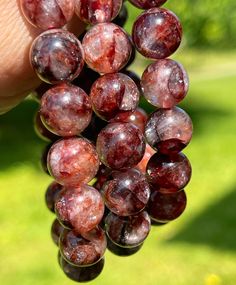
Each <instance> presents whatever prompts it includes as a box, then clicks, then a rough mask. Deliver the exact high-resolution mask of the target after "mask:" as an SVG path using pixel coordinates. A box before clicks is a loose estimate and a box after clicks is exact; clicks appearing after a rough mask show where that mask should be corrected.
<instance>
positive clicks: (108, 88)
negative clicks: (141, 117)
mask: <svg viewBox="0 0 236 285" xmlns="http://www.w3.org/2000/svg"><path fill="white" fill-rule="evenodd" d="M90 98H91V102H92V106H93V109H94V111H95V112H96V114H97V115H98V116H100V117H101V118H102V119H104V120H107V121H109V120H111V119H112V118H114V117H115V116H116V115H117V114H118V113H119V112H122V111H134V110H135V109H136V107H137V106H138V103H139V90H138V87H137V86H136V84H135V83H134V81H133V80H132V79H131V78H130V77H128V76H127V75H125V74H122V73H113V74H106V75H104V76H102V77H100V78H99V79H98V80H97V81H96V82H95V83H94V84H93V86H92V88H91V92H90Z"/></svg>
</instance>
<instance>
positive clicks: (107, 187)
mask: <svg viewBox="0 0 236 285" xmlns="http://www.w3.org/2000/svg"><path fill="white" fill-rule="evenodd" d="M111 176H112V177H111V178H110V179H109V180H108V181H107V182H106V183H105V184H104V185H103V187H102V195H103V198H104V201H105V204H106V206H107V208H108V209H109V210H110V211H112V212H113V213H115V214H117V215H119V216H130V215H135V214H138V213H139V212H140V211H142V210H143V209H144V208H145V207H146V205H147V202H148V199H149V196H150V188H149V185H148V183H147V181H146V178H145V176H144V175H143V174H142V173H141V172H140V171H139V170H137V169H135V168H133V169H129V170H127V171H125V172H118V171H113V172H112V173H111Z"/></svg>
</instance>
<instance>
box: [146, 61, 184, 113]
mask: <svg viewBox="0 0 236 285" xmlns="http://www.w3.org/2000/svg"><path fill="white" fill-rule="evenodd" d="M141 86H142V89H143V94H144V97H145V98H146V99H147V101H148V102H149V103H150V104H152V105H153V106H156V107H159V108H172V107H173V106H175V105H176V104H178V103H179V102H180V101H182V100H183V99H184V97H185V96H186V94H187V92H188V86H189V82H188V75H187V73H186V71H185V70H184V68H183V66H182V65H181V64H180V63H178V62H176V61H174V60H172V59H161V60H158V61H157V62H155V63H152V64H150V65H149V66H148V67H147V68H146V70H145V71H144V73H143V75H142V79H141Z"/></svg>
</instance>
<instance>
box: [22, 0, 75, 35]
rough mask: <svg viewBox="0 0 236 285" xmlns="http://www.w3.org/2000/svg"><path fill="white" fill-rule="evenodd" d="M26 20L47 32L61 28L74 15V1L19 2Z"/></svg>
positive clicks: (39, 0) (25, 0)
mask: <svg viewBox="0 0 236 285" xmlns="http://www.w3.org/2000/svg"><path fill="white" fill-rule="evenodd" d="M20 2H21V9H22V12H23V14H24V16H25V17H26V19H27V20H28V21H29V22H30V23H31V24H32V25H34V26H36V27H38V28H40V29H43V30H49V29H53V28H61V27H63V26H64V25H65V24H66V23H68V22H69V21H70V19H71V18H72V16H73V14H74V8H75V7H74V0H20Z"/></svg>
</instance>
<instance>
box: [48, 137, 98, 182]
mask: <svg viewBox="0 0 236 285" xmlns="http://www.w3.org/2000/svg"><path fill="white" fill-rule="evenodd" d="M47 162H48V169H49V172H50V174H51V175H52V176H53V177H54V178H55V180H56V181H57V182H58V183H60V184H63V185H78V184H80V183H88V182H89V181H91V180H92V179H93V178H94V177H95V175H96V173H97V171H98V169H99V158H98V155H97V152H96V150H95V148H94V146H93V145H92V144H91V143H90V142H89V141H88V140H86V139H83V138H76V137H75V138H67V139H62V140H59V141H57V142H56V143H55V144H53V145H52V147H51V148H50V150H49V153H48V157H47Z"/></svg>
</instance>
